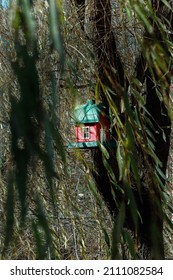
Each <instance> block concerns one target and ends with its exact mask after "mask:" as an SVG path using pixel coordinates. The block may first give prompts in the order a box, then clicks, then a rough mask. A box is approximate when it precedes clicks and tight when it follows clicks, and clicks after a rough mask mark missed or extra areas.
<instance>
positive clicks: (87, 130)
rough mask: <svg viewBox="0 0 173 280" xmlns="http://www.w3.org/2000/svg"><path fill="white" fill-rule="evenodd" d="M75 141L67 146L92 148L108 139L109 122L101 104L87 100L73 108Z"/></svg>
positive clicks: (106, 141)
mask: <svg viewBox="0 0 173 280" xmlns="http://www.w3.org/2000/svg"><path fill="white" fill-rule="evenodd" d="M72 123H73V124H74V125H75V135H76V142H75V143H70V144H69V146H68V147H69V148H92V147H93V148H94V147H98V146H99V143H101V144H106V143H108V142H109V141H110V132H109V130H110V123H109V118H108V117H107V116H106V112H105V108H104V106H103V104H95V103H93V102H92V101H91V100H88V101H87V103H86V104H83V105H80V106H78V107H76V108H75V110H74V116H73V122H72Z"/></svg>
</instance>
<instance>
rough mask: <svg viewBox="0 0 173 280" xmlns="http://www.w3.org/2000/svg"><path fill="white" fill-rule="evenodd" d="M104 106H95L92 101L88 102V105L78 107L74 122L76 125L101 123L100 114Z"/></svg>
mask: <svg viewBox="0 0 173 280" xmlns="http://www.w3.org/2000/svg"><path fill="white" fill-rule="evenodd" d="M102 107H103V105H102V104H99V105H98V104H94V103H93V102H92V100H88V101H87V103H86V104H83V105H80V106H77V107H76V108H75V110H74V114H73V122H75V123H96V122H99V121H100V113H101V110H102Z"/></svg>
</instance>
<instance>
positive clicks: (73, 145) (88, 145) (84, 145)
mask: <svg viewBox="0 0 173 280" xmlns="http://www.w3.org/2000/svg"><path fill="white" fill-rule="evenodd" d="M102 145H104V146H106V147H108V148H115V147H116V143H115V141H105V142H103V144H102ZM98 147H99V142H97V141H93V142H74V143H70V144H69V145H68V146H67V148H69V149H87V148H98Z"/></svg>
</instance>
